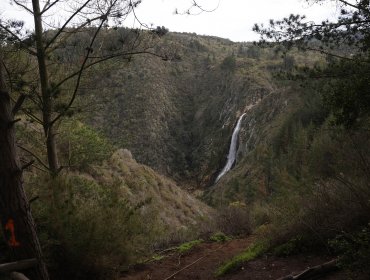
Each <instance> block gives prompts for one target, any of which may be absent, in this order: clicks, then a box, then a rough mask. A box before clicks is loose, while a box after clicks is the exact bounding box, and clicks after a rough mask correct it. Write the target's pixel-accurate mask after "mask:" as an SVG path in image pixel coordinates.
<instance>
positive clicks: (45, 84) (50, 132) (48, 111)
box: [32, 0, 59, 175]
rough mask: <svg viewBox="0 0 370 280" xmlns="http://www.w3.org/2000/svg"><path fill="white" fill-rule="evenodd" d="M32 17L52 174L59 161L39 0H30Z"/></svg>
mask: <svg viewBox="0 0 370 280" xmlns="http://www.w3.org/2000/svg"><path fill="white" fill-rule="evenodd" d="M32 7H33V18H34V22H35V39H36V48H37V62H38V66H39V77H40V86H41V97H42V122H43V126H44V133H45V137H46V150H47V154H48V163H49V169H50V172H51V174H52V175H56V174H57V173H58V172H59V161H58V154H57V147H56V141H55V133H54V129H53V124H52V110H53V97H52V94H51V88H50V84H49V76H48V72H47V67H46V54H45V47H44V37H43V36H44V35H43V29H42V15H41V11H40V3H39V0H32Z"/></svg>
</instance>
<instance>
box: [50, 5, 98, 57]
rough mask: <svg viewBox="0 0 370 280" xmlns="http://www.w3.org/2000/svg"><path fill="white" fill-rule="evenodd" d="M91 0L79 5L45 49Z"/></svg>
mask: <svg viewBox="0 0 370 280" xmlns="http://www.w3.org/2000/svg"><path fill="white" fill-rule="evenodd" d="M90 1H91V0H87V1H86V2H85V3H84V4H83V5H82V6H81V7H79V8H78V9H77V10H76V11H75V12H74V13H73V14H72V15H71V16H70V17H69V18H68V19H67V21H66V22H65V23H64V24H63V26H62V27H61V28H60V29H59V30H58V32H57V33H56V34H55V35H54V37H53V38H51V40H50V41H49V42H48V43H47V44H46V46H45V50H46V49H47V48H48V47H49V46H50V45H51V44H52V43H53V42H54V41H55V40H56V39H57V38H58V36H59V35H60V34H61V33H62V32H63V30H64V29H65V28H66V26H67V25H68V24H69V23H70V21H71V20H72V19H73V18H74V17H75V16H76V15H77V14H78V13H79V12H80V11H81V10H82V9H83V8H85V7H86V6H87V4H89V2H90Z"/></svg>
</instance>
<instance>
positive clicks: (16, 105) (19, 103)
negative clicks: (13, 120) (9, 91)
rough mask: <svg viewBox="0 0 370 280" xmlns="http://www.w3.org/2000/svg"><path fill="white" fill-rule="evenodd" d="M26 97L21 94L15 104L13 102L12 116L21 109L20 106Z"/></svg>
mask: <svg viewBox="0 0 370 280" xmlns="http://www.w3.org/2000/svg"><path fill="white" fill-rule="evenodd" d="M26 97H27V96H26V95H25V94H21V95H20V96H19V98H18V100H17V102H15V105H14V107H13V110H12V112H13V115H15V114H17V112H18V111H19V109H20V108H21V107H22V104H23V102H24V100H26Z"/></svg>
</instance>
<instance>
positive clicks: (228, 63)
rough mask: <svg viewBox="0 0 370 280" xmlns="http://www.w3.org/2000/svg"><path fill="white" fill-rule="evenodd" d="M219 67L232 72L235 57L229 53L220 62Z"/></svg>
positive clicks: (234, 65) (234, 66)
mask: <svg viewBox="0 0 370 280" xmlns="http://www.w3.org/2000/svg"><path fill="white" fill-rule="evenodd" d="M221 69H222V70H224V71H228V72H233V71H235V69H236V59H235V56H234V55H230V56H227V57H225V58H224V60H223V61H222V63H221Z"/></svg>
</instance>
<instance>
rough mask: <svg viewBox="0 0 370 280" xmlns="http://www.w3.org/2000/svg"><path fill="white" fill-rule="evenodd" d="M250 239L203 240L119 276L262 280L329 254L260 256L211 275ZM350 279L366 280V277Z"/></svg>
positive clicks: (336, 277) (332, 279)
mask: <svg viewBox="0 0 370 280" xmlns="http://www.w3.org/2000/svg"><path fill="white" fill-rule="evenodd" d="M252 240H253V239H252V238H244V239H235V240H231V241H228V242H226V243H204V244H200V245H198V246H197V247H196V248H193V249H191V250H190V251H189V252H187V253H185V254H183V255H181V254H179V253H173V254H170V255H168V256H166V257H165V258H164V259H162V260H160V261H155V262H152V263H149V264H145V265H139V266H136V267H134V268H132V269H131V270H130V271H129V272H128V273H125V274H123V275H122V278H121V280H149V279H150V280H169V279H176V280H196V279H201V280H210V279H220V280H241V279H243V280H266V279H278V278H280V277H282V276H285V275H288V274H291V273H294V272H296V273H298V272H300V271H302V270H305V269H307V268H308V267H312V266H315V265H318V264H321V263H324V262H326V261H329V260H330V257H325V256H313V255H312V256H310V255H299V256H292V257H288V258H278V257H273V256H263V257H261V258H259V259H257V260H254V261H251V262H248V263H246V264H244V265H243V266H242V267H241V268H240V269H238V270H236V271H234V272H232V273H230V274H228V275H226V276H223V277H219V278H217V277H215V276H214V272H215V270H216V269H217V268H218V267H219V266H220V265H221V264H223V263H224V262H225V261H227V260H229V259H231V258H232V257H233V256H235V255H237V254H239V253H241V252H243V251H244V250H245V248H246V247H248V246H249V245H250V244H251V243H252ZM316 279H323V280H348V279H351V278H350V277H349V275H347V273H346V272H342V271H338V272H336V273H333V274H330V275H327V276H325V277H321V278H316ZM354 279H359V280H360V279H361V280H369V279H370V278H369V277H368V278H366V277H356V278H354Z"/></svg>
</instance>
